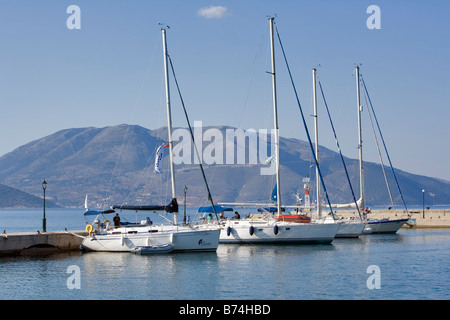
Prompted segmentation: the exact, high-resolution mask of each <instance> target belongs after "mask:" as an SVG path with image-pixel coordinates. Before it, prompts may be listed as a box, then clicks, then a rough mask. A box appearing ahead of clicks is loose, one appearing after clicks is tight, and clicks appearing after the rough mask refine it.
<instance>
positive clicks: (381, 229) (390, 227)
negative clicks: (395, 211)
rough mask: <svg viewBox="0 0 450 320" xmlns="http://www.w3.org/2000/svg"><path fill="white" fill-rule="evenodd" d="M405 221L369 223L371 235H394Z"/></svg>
mask: <svg viewBox="0 0 450 320" xmlns="http://www.w3.org/2000/svg"><path fill="white" fill-rule="evenodd" d="M408 220H409V218H406V219H396V220H377V221H369V223H368V225H367V226H368V227H370V229H371V233H396V232H397V231H398V230H399V229H400V228H401V227H402V226H403V225H404V224H405V223H406V222H407V221H408Z"/></svg>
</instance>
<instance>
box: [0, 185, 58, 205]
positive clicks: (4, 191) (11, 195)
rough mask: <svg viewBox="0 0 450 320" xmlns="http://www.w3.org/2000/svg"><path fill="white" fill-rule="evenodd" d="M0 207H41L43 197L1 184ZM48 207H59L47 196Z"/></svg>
mask: <svg viewBox="0 0 450 320" xmlns="http://www.w3.org/2000/svg"><path fill="white" fill-rule="evenodd" d="M0 201H1V202H0V208H39V207H42V206H43V199H42V198H40V197H36V196H33V195H31V194H29V193H26V192H23V191H20V190H17V189H14V188H10V187H7V186H5V185H3V184H0ZM45 207H46V208H58V207H59V206H58V205H56V204H55V203H54V202H53V201H52V200H51V199H48V198H47V197H46V199H45Z"/></svg>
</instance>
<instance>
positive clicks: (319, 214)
mask: <svg viewBox="0 0 450 320" xmlns="http://www.w3.org/2000/svg"><path fill="white" fill-rule="evenodd" d="M316 71H317V70H316V69H315V68H314V69H312V74H313V92H314V93H313V97H314V138H315V144H316V150H315V153H316V160H317V165H316V198H317V217H318V218H321V217H322V211H321V206H320V176H319V119H318V116H317V87H316Z"/></svg>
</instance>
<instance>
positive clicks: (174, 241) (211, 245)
mask: <svg viewBox="0 0 450 320" xmlns="http://www.w3.org/2000/svg"><path fill="white" fill-rule="evenodd" d="M161 32H162V39H163V53H164V71H165V83H166V108H167V122H168V137H169V150H170V172H171V186H172V200H171V201H170V203H169V204H168V205H167V206H154V205H153V206H129V205H123V206H113V207H112V210H108V212H106V211H105V212H95V211H91V212H89V211H87V212H86V213H85V215H86V214H87V213H88V214H89V215H91V214H92V215H97V217H99V216H100V215H102V216H103V214H105V213H107V214H111V213H114V212H115V211H114V209H120V210H133V211H152V212H153V211H166V212H169V213H173V221H172V222H171V224H169V225H153V223H151V221H150V220H149V219H147V220H144V221H142V222H141V223H136V224H128V225H120V226H119V227H115V228H111V225H110V222H109V221H107V220H105V221H104V223H103V224H101V223H98V224H97V230H93V229H94V228H93V226H92V225H88V226H87V227H86V230H87V231H88V232H89V236H88V237H85V238H84V240H83V241H82V243H81V248H82V249H85V250H91V251H118V252H134V253H149V252H160V251H163V252H168V251H173V252H180V251H181V252H185V251H216V250H217V247H218V244H219V234H220V231H219V230H218V229H217V228H202V229H201V230H199V229H196V228H194V227H190V226H180V225H179V224H178V203H177V199H176V193H175V171H174V163H173V151H172V148H173V141H172V114H171V109H170V90H169V73H168V53H167V41H166V29H165V28H161ZM208 190H209V188H208ZM211 202H212V201H211Z"/></svg>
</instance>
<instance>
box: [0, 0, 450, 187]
mask: <svg viewBox="0 0 450 320" xmlns="http://www.w3.org/2000/svg"><path fill="white" fill-rule="evenodd" d="M71 5H76V6H78V8H79V9H80V13H79V16H73V14H75V12H74V11H72V10H69V13H68V12H67V11H68V8H69V7H70V6H71ZM371 5H376V6H378V8H379V13H380V14H379V15H378V16H373V14H374V12H373V11H369V13H368V12H367V9H368V7H369V6H371ZM449 14H450V2H448V1H440V0H439V1H438V0H431V1H406V0H397V1H392V0H391V1H384V0H383V1H382V0H374V1H372V0H371V1H361V0H354V1H332V0H328V1H327V0H316V1H312V0H305V1H298V0H281V1H275V0H227V1H226V0H223V1H209V0H204V1H202V0H196V1H184V0H165V1H154V0H147V1H142V0H128V1H125V0H122V1H119V0H117V1H104V0H95V1H88V0H84V1H83V0H58V1H55V0H40V1H31V0H27V1H26V0H2V1H0V48H1V49H0V110H1V115H0V156H1V155H4V154H6V153H8V152H11V151H13V150H14V149H15V148H17V147H20V146H22V145H24V144H26V143H28V142H30V141H33V140H37V139H40V138H42V137H45V136H47V135H50V134H52V133H55V132H57V131H59V130H62V129H67V128H81V127H90V126H94V127H99V128H101V127H106V126H113V125H118V124H122V123H128V124H137V125H141V126H143V127H146V128H149V129H157V128H159V127H162V126H165V125H166V119H165V109H164V108H165V105H164V99H165V97H164V83H163V64H162V63H163V61H162V58H163V56H162V40H161V31H160V29H161V26H160V25H159V24H160V23H162V24H164V25H168V26H170V29H167V40H168V50H169V54H170V56H171V58H172V60H173V63H174V66H175V72H176V73H177V78H178V81H179V84H180V87H181V91H182V94H183V99H184V101H185V103H186V107H187V109H188V112H189V116H190V118H191V120H192V121H194V120H198V121H202V122H203V126H215V125H229V126H234V127H240V128H243V129H248V128H253V129H256V130H258V129H264V128H269V129H270V128H271V127H272V126H273V118H272V116H273V112H272V109H271V108H272V105H271V103H272V102H271V78H270V75H269V74H268V73H267V71H269V70H270V55H269V53H270V52H269V34H268V19H267V17H268V16H276V19H275V23H276V27H277V30H278V32H279V34H280V37H281V40H282V42H283V46H284V49H285V52H286V55H287V59H288V61H289V66H290V68H291V71H292V74H293V78H294V81H295V85H296V88H297V91H298V93H299V98H300V102H301V105H302V108H303V110H304V112H305V114H306V116H307V121H308V125H309V126H310V132H311V133H312V132H313V127H312V125H313V124H312V117H310V115H311V114H312V110H313V109H312V75H311V70H312V68H317V70H318V76H319V79H320V81H321V84H322V86H323V88H324V93H325V96H326V99H327V103H328V106H329V107H330V113H331V115H332V117H333V122H334V125H335V128H336V132H337V135H338V138H339V143H340V145H341V148H342V151H343V153H344V155H345V156H348V157H350V158H357V156H358V151H357V144H358V141H357V118H356V117H357V112H356V110H357V109H356V93H355V92H356V90H355V75H354V68H355V66H356V65H360V68H361V73H362V75H363V78H364V80H365V82H366V85H367V87H368V90H369V94H370V97H371V99H372V102H373V105H374V108H375V111H376V115H377V117H378V121H379V123H380V126H381V129H382V132H383V136H384V138H385V140H386V144H387V147H388V150H389V153H390V157H391V160H392V163H393V165H394V167H396V168H399V169H401V170H404V171H407V172H410V173H415V174H419V175H426V176H431V177H436V178H441V179H445V180H448V181H450V165H449V163H450V161H449V160H450V151H449V150H450V142H449V138H450V129H449V128H450V127H449V125H448V122H449V120H450V111H449V110H450V108H449V107H450V105H449V104H450V103H449V101H450V62H449V59H450V38H449V36H448V32H449V30H450V19H448V15H449ZM77 17H79V18H80V19H78V18H77ZM74 18H77V19H75V20H74ZM375 18H376V20H373V19H375ZM368 20H369V26H370V25H371V24H370V23H372V24H374V23H375V22H376V23H379V25H377V27H378V28H375V29H374V28H369V27H368ZM76 22H79V25H76ZM74 27H77V28H74ZM276 61H277V86H278V109H279V117H280V118H279V124H280V135H281V136H284V137H288V138H299V139H303V140H305V139H306V134H305V130H304V128H303V125H302V122H301V118H300V113H299V110H298V106H297V104H296V102H295V98H294V95H293V91H292V87H291V85H290V82H289V78H288V75H287V73H286V67H285V64H284V61H283V60H282V55H281V51H280V48H279V45H278V44H277V47H276ZM174 93H175V92H174ZM173 99H174V100H175V98H173ZM321 104H322V105H321ZM173 113H174V119H173V121H174V126H180V127H185V126H186V123H185V120H184V118H183V117H182V114H181V109H180V106H179V104H178V105H177V104H176V103H175V102H174V103H173ZM364 115H365V117H366V118H367V119H363V127H364V132H363V140H364V143H363V145H364V159H365V160H366V161H373V162H378V153H377V151H376V148H375V144H374V139H373V137H372V129H371V127H370V122H368V117H367V113H365V114H364ZM319 130H320V134H319V139H320V144H321V145H323V146H325V147H327V148H329V149H331V150H334V151H336V150H337V149H336V145H335V141H334V137H333V135H332V132H331V131H330V125H329V122H328V119H327V117H326V113H325V109H324V108H323V103H321V102H320V104H319ZM419 195H420V194H419Z"/></svg>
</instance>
